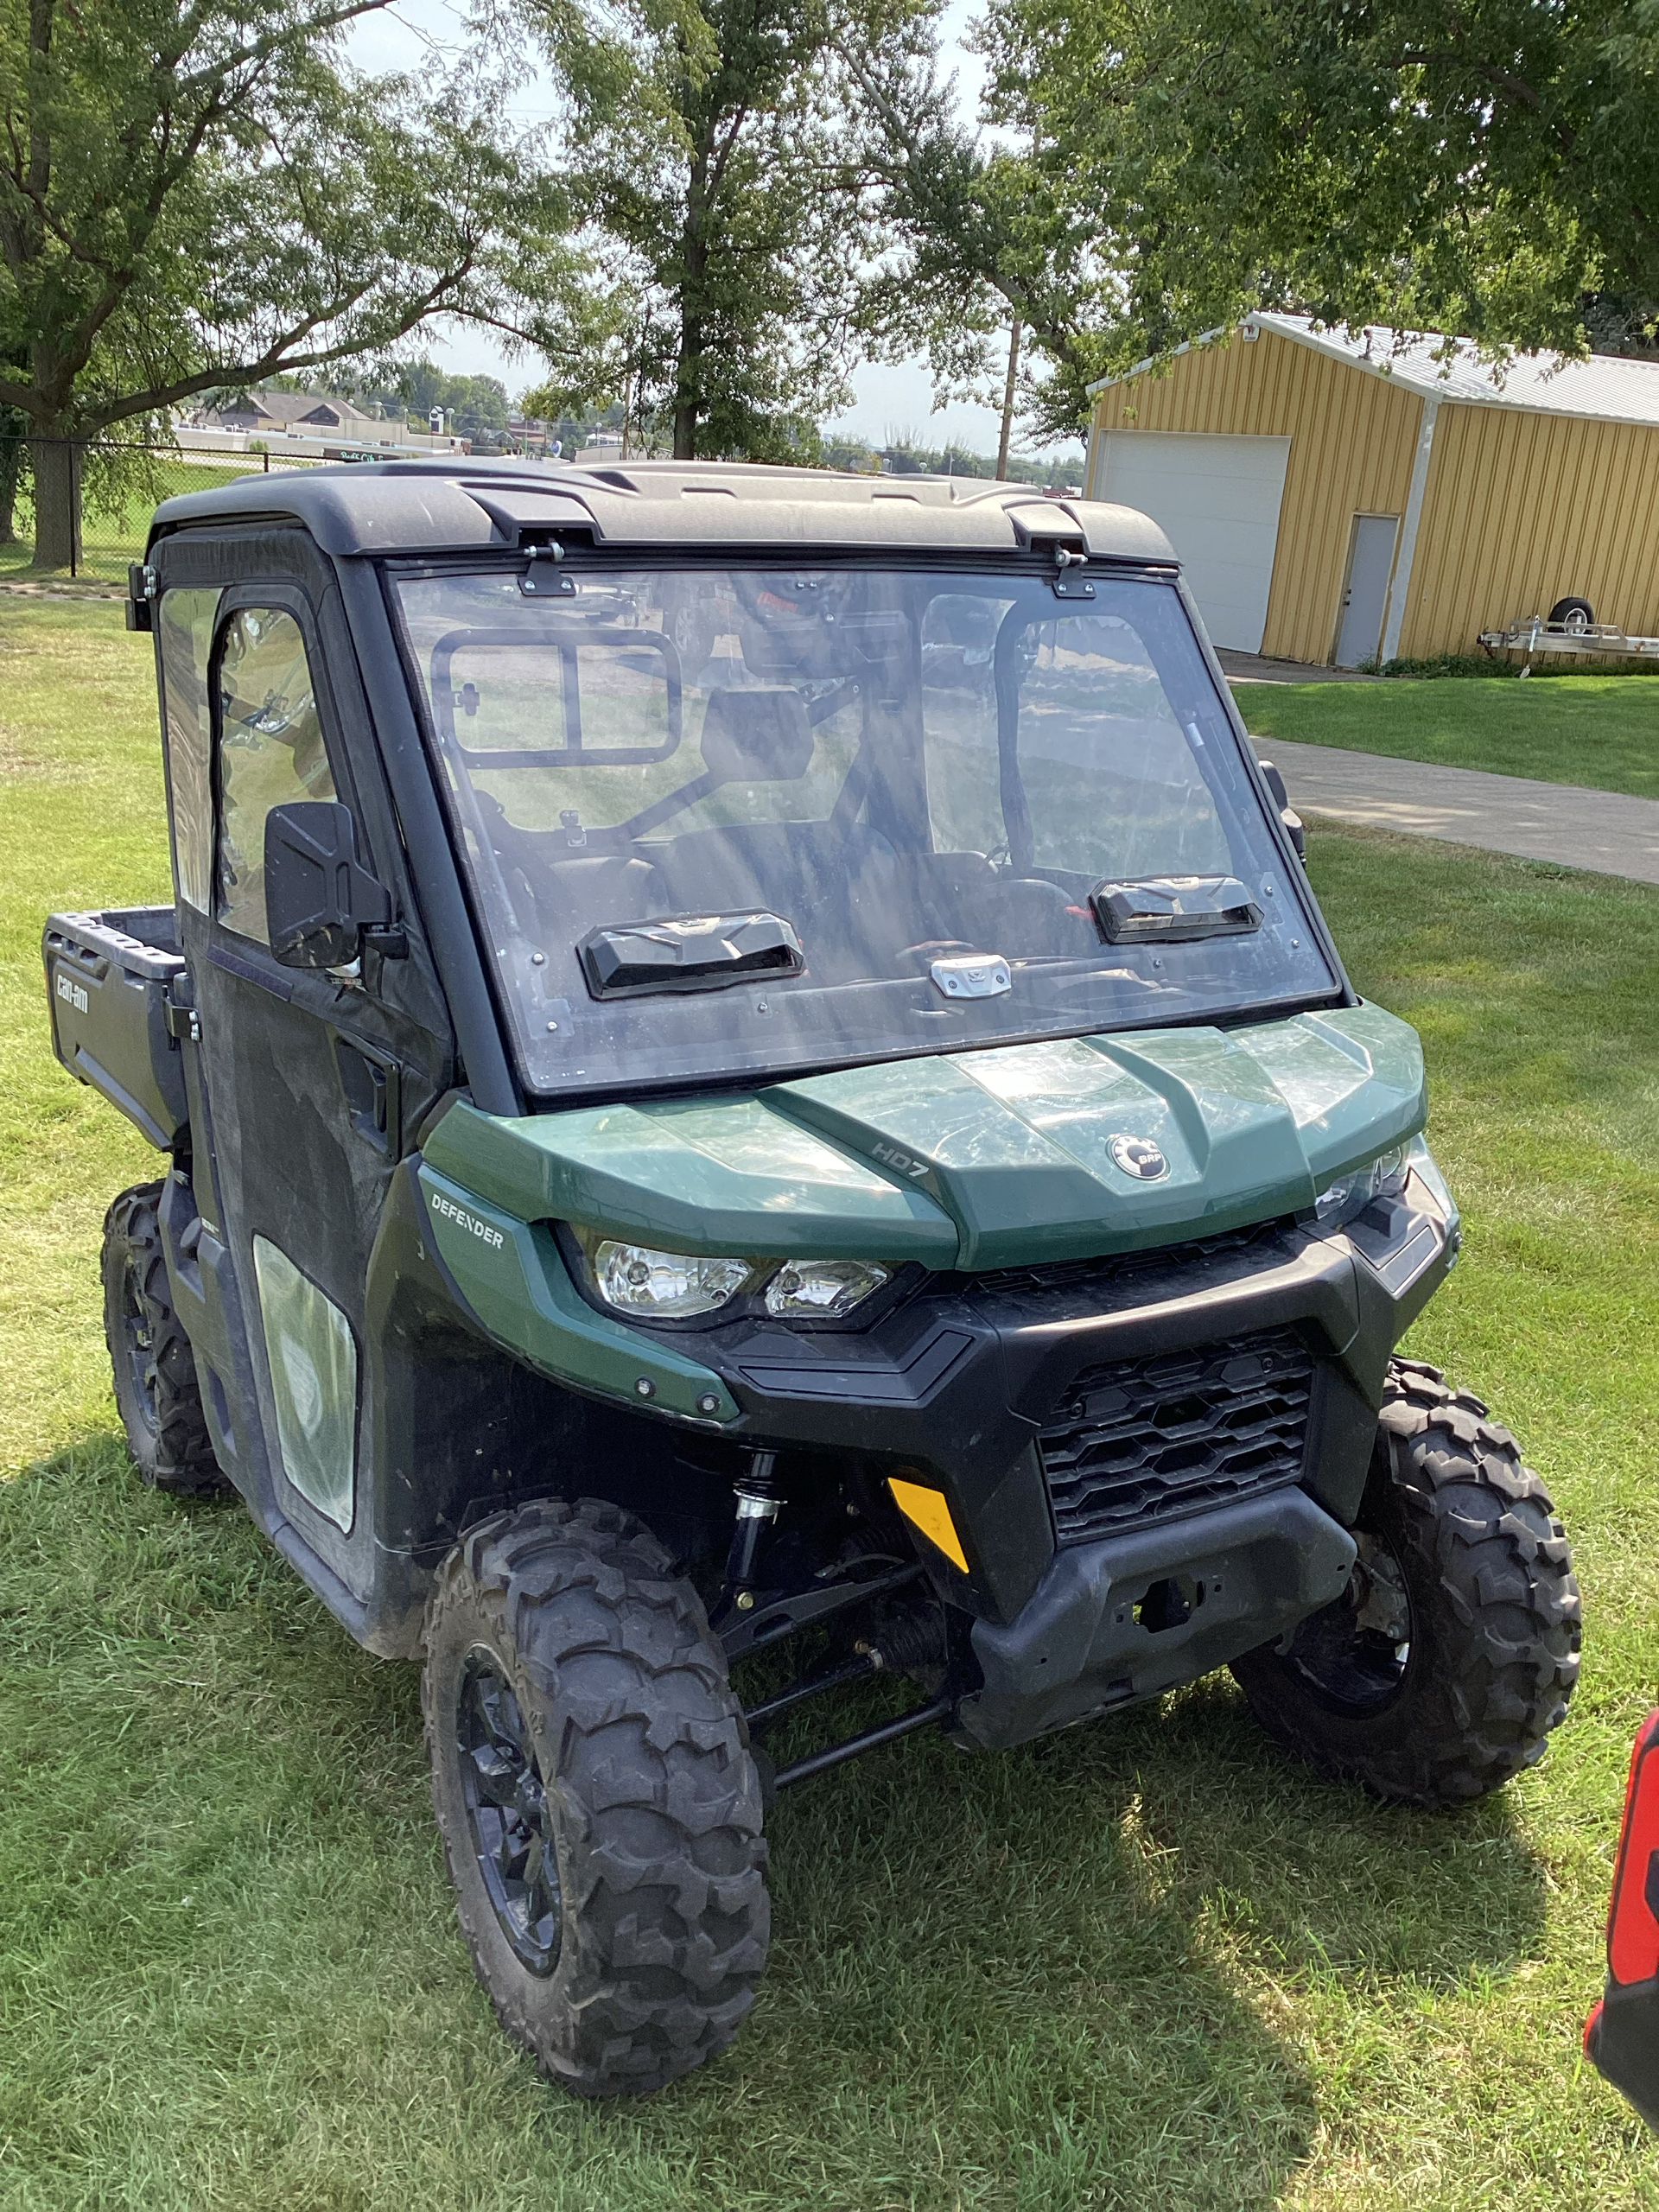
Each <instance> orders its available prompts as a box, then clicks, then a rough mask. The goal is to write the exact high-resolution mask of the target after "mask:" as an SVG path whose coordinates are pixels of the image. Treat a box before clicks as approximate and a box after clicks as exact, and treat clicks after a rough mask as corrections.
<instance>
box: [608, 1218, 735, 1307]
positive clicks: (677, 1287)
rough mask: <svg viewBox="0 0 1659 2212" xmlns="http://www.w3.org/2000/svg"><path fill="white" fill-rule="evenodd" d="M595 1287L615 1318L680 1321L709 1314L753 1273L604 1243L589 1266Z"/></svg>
mask: <svg viewBox="0 0 1659 2212" xmlns="http://www.w3.org/2000/svg"><path fill="white" fill-rule="evenodd" d="M588 1264H589V1266H590V1267H591V1268H592V1269H593V1277H594V1289H595V1290H596V1291H597V1292H598V1293H599V1294H600V1296H601V1298H602V1299H603V1300H605V1303H606V1304H607V1306H614V1307H615V1308H616V1310H617V1312H618V1313H641V1314H649V1315H651V1316H652V1317H653V1318H656V1319H663V1320H685V1319H690V1316H692V1315H693V1314H696V1313H714V1312H715V1310H716V1309H717V1308H718V1307H720V1306H724V1305H725V1304H726V1302H727V1301H728V1299H733V1298H735V1297H736V1295H737V1294H738V1292H739V1291H740V1290H741V1289H742V1287H743V1286H744V1284H745V1283H746V1282H747V1281H748V1280H749V1277H750V1276H751V1275H752V1274H753V1273H754V1262H753V1260H700V1259H696V1258H695V1257H694V1256H693V1255H691V1254H690V1253H689V1252H658V1251H654V1250H653V1249H652V1247H651V1246H650V1245H648V1244H619V1243H615V1242H614V1241H613V1239H611V1238H609V1237H607V1238H606V1239H604V1241H603V1242H602V1243H597V1244H595V1245H594V1248H593V1252H592V1255H591V1257H590V1259H589V1262H588Z"/></svg>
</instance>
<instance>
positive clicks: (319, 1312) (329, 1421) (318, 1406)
mask: <svg viewBox="0 0 1659 2212" xmlns="http://www.w3.org/2000/svg"><path fill="white" fill-rule="evenodd" d="M253 1271H254V1274H255V1275H256V1277H257V1281H258V1285H259V1314H260V1319H261V1320H262V1321H263V1323H264V1332H265V1351H266V1355H267V1357H269V1359H270V1389H271V1395H272V1396H273V1397H274V1398H275V1400H276V1402H277V1442H278V1444H279V1445H280V1446H282V1458H283V1473H284V1474H285V1475H286V1476H287V1478H288V1479H289V1482H290V1483H292V1484H293V1485H294V1487H295V1489H296V1491H299V1493H300V1495H301V1497H304V1498H308V1499H309V1500H310V1502H311V1503H312V1504H313V1505H315V1507H316V1509H317V1510H318V1512H319V1513H326V1514H327V1516H328V1518H329V1519H330V1520H331V1521H332V1522H334V1526H335V1527H336V1528H337V1529H350V1528H351V1525H352V1514H353V1470H354V1462H355V1459H356V1437H357V1345H356V1343H355V1341H354V1340H353V1336H352V1325H351V1323H350V1322H349V1321H348V1320H347V1319H346V1316H345V1315H344V1314H343V1313H341V1312H340V1308H339V1306H336V1305H335V1304H334V1300H333V1299H331V1298H328V1297H327V1296H325V1294H323V1293H322V1292H321V1291H320V1290H319V1289H318V1288H317V1286H316V1285H315V1283H314V1282H313V1281H311V1280H310V1278H309V1277H308V1276H307V1275H302V1274H301V1273H300V1271H299V1269H298V1268H296V1266H295V1264H294V1262H293V1261H292V1260H290V1259H289V1256H288V1255H287V1253H286V1252H284V1251H283V1249H281V1247H280V1246H278V1245H276V1244H273V1243H271V1242H270V1238H269V1237H265V1236H256V1237H255V1238H254V1240H253Z"/></svg>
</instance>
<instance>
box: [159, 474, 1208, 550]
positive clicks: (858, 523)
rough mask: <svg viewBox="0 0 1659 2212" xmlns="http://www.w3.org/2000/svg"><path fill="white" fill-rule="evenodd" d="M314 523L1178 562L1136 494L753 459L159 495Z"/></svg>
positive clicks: (186, 508) (294, 477)
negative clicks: (1120, 501) (1078, 549)
mask: <svg viewBox="0 0 1659 2212" xmlns="http://www.w3.org/2000/svg"><path fill="white" fill-rule="evenodd" d="M255 520H261V521H277V522H298V523H301V524H304V526H305V527H306V528H307V529H308V530H309V531H310V532H311V534H312V536H313V537H315V539H316V541H317V543H319V544H320V545H321V547H322V549H323V550H324V551H325V552H327V553H331V554H334V555H336V556H350V555H353V554H370V555H375V554H390V553H409V554H421V553H430V552H436V551H464V550H477V551H480V552H483V551H487V550H492V549H493V550H496V551H499V550H502V549H503V548H504V547H518V546H520V545H524V544H526V543H537V542H545V541H546V539H548V538H549V537H559V536H561V535H564V534H571V533H574V534H575V537H576V540H577V542H578V543H580V542H582V541H583V539H584V538H591V539H592V541H593V542H594V543H595V544H601V545H607V546H608V545H631V546H632V545H637V546H640V547H642V548H643V547H645V546H664V547H675V546H696V547H697V548H699V549H700V550H702V549H705V548H706V549H708V550H711V551H713V550H724V551H725V552H726V553H728V555H730V556H733V557H741V556H742V555H743V554H744V553H745V552H747V550H748V549H750V548H752V547H756V546H766V547H772V548H778V549H780V550H784V549H787V550H793V549H794V548H796V547H801V548H805V547H809V546H810V547H817V548H819V549H822V550H830V549H832V548H842V547H844V548H846V549H847V550H855V549H870V550H880V551H884V552H893V553H897V552H902V551H906V550H911V551H918V552H921V551H928V552H947V553H948V552H1013V551H1018V550H1021V549H1025V548H1029V547H1031V546H1033V544H1044V543H1047V544H1053V543H1055V542H1056V541H1060V542H1065V543H1071V544H1073V545H1074V546H1075V545H1078V544H1080V545H1081V546H1082V548H1083V549H1084V550H1085V551H1087V552H1088V553H1089V554H1090V555H1091V556H1095V557H1096V558H1099V559H1103V560H1116V561H1124V562H1132V563H1137V564H1138V563H1147V562H1156V563H1160V564H1170V565H1173V563H1174V560H1175V555H1174V552H1173V550H1172V548H1171V546H1170V543H1169V540H1168V539H1167V538H1166V537H1165V536H1164V533H1163V532H1162V531H1161V530H1160V529H1159V527H1158V525H1157V524H1155V523H1154V522H1150V521H1148V519H1147V517H1146V516H1145V515H1143V514H1139V513H1137V512H1135V510H1134V509H1133V508H1131V507H1119V506H1112V505H1108V504H1106V503H1105V502H1104V501H1103V500H1097V499H1046V498H1045V497H1044V496H1043V494H1042V493H1040V492H1038V491H1034V490H1033V489H1032V488H1031V486H1028V485H1020V484H986V483H983V482H980V481H976V480H973V479H969V478H963V477H954V478H932V479H928V478H917V477H899V478H894V477H883V476H860V475H854V474H850V473H842V472H841V471H838V470H835V469H820V468H775V467H766V466H765V465H762V464H760V463H756V462H747V461H618V462H614V463H608V462H607V464H606V465H605V466H603V467H588V468H583V467H574V466H571V465H570V464H568V463H564V462H560V461H535V460H529V459H524V458H511V459H507V460H502V461H481V460H478V459H474V458H469V457H467V456H465V455H461V454H454V455H448V454H446V455H444V456H442V458H435V459H431V460H427V459H422V460H416V461H368V462H347V463H342V464H339V465H335V466H331V467H322V468H296V469H273V470H272V471H271V472H270V474H269V475H265V474H251V475H247V476H238V477H234V478H232V480H230V481H229V482H228V483H220V484H218V485H216V486H213V489H212V490H210V491H205V492H188V493H184V494H182V495H181V497H180V498H177V499H168V500H166V501H164V502H163V504H162V505H161V506H160V507H159V508H157V510H156V519H155V522H154V523H153V524H152V525H151V541H152V543H153V542H154V540H155V538H156V537H157V536H163V535H167V534H168V533H170V532H171V531H175V530H180V529H188V528H190V527H192V526H193V525H196V524H208V523H214V522H235V523H248V522H251V521H255Z"/></svg>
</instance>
